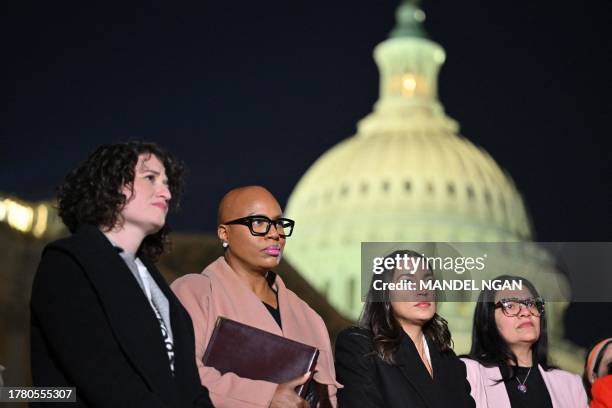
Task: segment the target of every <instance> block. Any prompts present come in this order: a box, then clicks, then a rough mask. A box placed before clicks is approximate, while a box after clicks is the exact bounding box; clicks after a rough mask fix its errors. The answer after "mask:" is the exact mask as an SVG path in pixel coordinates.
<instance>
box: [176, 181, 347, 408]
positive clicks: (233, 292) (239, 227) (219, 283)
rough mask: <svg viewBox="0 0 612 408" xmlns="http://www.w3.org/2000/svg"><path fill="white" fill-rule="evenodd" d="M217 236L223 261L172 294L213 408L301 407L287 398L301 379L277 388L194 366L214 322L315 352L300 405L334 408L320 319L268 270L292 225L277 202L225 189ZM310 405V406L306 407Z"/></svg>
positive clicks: (246, 190) (254, 190)
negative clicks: (182, 311) (232, 323)
mask: <svg viewBox="0 0 612 408" xmlns="http://www.w3.org/2000/svg"><path fill="white" fill-rule="evenodd" d="M217 217H218V218H217V221H218V227H217V236H218V237H219V240H220V241H221V245H222V246H223V248H224V251H225V253H224V256H222V257H220V258H218V259H217V260H216V261H214V262H213V263H211V264H210V265H208V266H207V267H206V268H205V269H204V271H203V272H202V273H201V274H197V275H196V274H190V275H186V276H184V277H182V278H179V279H177V280H176V281H175V282H174V283H173V284H172V288H173V290H174V291H175V293H176V294H177V296H178V297H179V299H180V300H181V301H182V302H183V305H184V306H185V308H186V309H187V310H188V311H189V313H190V315H191V319H192V321H193V324H194V328H195V337H196V352H195V353H196V363H197V365H198V368H199V371H200V379H201V381H202V384H204V385H206V387H207V388H208V389H209V391H210V396H211V399H212V401H213V403H214V405H215V406H216V407H231V408H240V407H307V406H308V405H307V404H308V403H307V402H306V401H305V400H304V399H302V398H300V397H299V396H298V395H297V394H296V393H295V390H294V389H295V387H296V386H298V385H301V384H304V383H305V382H306V381H307V380H308V377H309V373H305V374H306V375H304V376H301V377H298V378H296V379H294V380H292V381H290V382H288V383H285V384H280V385H279V384H274V383H271V382H267V381H255V380H250V379H247V378H241V377H238V376H236V375H235V374H232V373H226V374H223V375H221V374H220V373H219V372H218V371H217V370H215V369H214V368H212V367H206V366H204V365H203V364H202V357H203V356H204V352H205V350H206V347H207V345H208V342H209V341H210V336H211V334H212V331H213V329H214V326H215V322H216V320H217V318H218V317H219V316H223V317H226V318H228V319H232V320H236V321H239V322H241V323H244V324H247V325H249V326H253V327H257V328H259V329H262V330H265V331H267V332H270V333H273V334H276V335H279V336H283V337H286V338H289V339H292V340H295V341H298V342H301V343H305V344H308V345H311V346H314V347H316V348H318V349H319V351H320V354H319V357H318V360H317V364H316V367H315V369H314V381H311V382H310V384H312V386H311V387H310V389H309V392H308V396H307V399H308V400H309V401H316V400H318V404H317V403H316V402H315V405H316V406H321V407H323V406H329V405H330V404H331V405H332V406H336V390H337V388H338V387H339V384H338V383H337V382H336V380H335V372H334V366H333V357H332V352H331V345H330V341H329V335H328V332H327V329H326V327H325V324H324V323H323V320H322V319H321V317H320V316H319V315H318V314H317V313H316V312H315V311H313V310H312V309H311V308H310V307H309V306H308V305H307V304H306V303H305V302H304V301H303V300H301V299H300V298H299V297H298V296H297V295H296V294H295V293H293V292H292V291H290V290H289V289H287V288H286V287H285V284H284V282H283V280H282V279H281V278H280V276H278V275H276V274H275V273H274V272H273V271H272V270H273V269H274V268H275V267H276V266H277V265H278V264H279V262H280V259H281V256H282V252H283V248H284V246H285V241H286V240H287V238H288V237H290V236H291V234H292V232H293V226H294V222H293V221H292V220H290V219H287V218H283V214H282V210H281V207H280V205H279V204H278V201H277V200H276V199H275V198H274V197H273V196H272V194H271V193H270V192H269V191H268V190H266V189H265V188H263V187H259V186H249V187H242V188H237V189H234V190H231V191H230V192H229V193H227V194H226V195H225V196H224V197H223V199H222V200H221V203H220V204H219V212H218V216H217ZM313 406H314V405H313Z"/></svg>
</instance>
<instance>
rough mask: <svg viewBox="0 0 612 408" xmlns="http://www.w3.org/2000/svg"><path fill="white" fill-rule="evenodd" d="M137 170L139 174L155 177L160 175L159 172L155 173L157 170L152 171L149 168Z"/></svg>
mask: <svg viewBox="0 0 612 408" xmlns="http://www.w3.org/2000/svg"><path fill="white" fill-rule="evenodd" d="M139 170H140V172H141V173H153V174H155V175H156V176H159V175H160V174H161V173H160V172H159V171H157V170H153V169H149V168H144V169H143V168H141V169H139Z"/></svg>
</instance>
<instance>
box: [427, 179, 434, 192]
mask: <svg viewBox="0 0 612 408" xmlns="http://www.w3.org/2000/svg"><path fill="white" fill-rule="evenodd" d="M426 189H427V194H433V193H434V185H433V183H432V182H429V183H427V187H426Z"/></svg>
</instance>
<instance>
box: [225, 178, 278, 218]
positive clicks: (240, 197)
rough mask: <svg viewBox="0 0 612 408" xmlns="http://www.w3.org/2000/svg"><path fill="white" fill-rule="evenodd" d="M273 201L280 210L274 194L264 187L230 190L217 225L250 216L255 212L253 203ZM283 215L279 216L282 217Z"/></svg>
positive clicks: (226, 195)
mask: <svg viewBox="0 0 612 408" xmlns="http://www.w3.org/2000/svg"><path fill="white" fill-rule="evenodd" d="M262 200H263V201H269V200H273V201H274V202H275V203H276V205H277V206H278V208H279V212H280V205H279V204H278V201H277V200H276V198H274V196H273V195H272V193H270V192H269V191H268V190H267V189H266V188H264V187H262V186H245V187H238V188H234V189H232V190H230V191H229V192H227V194H225V195H224V196H223V198H222V199H221V202H220V203H219V210H218V211H217V225H219V224H222V223H224V222H228V221H230V220H233V219H236V218H241V217H245V216H247V215H249V213H251V212H252V211H253V209H252V208H251V207H253V203H255V202H258V201H262ZM280 215H282V214H280V213H279V214H278V216H280Z"/></svg>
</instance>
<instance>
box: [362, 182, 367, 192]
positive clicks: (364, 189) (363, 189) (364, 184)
mask: <svg viewBox="0 0 612 408" xmlns="http://www.w3.org/2000/svg"><path fill="white" fill-rule="evenodd" d="M361 193H362V194H367V193H368V185H367V184H366V183H362V184H361Z"/></svg>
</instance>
